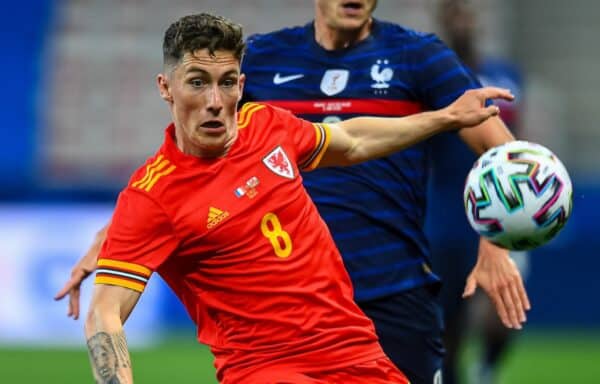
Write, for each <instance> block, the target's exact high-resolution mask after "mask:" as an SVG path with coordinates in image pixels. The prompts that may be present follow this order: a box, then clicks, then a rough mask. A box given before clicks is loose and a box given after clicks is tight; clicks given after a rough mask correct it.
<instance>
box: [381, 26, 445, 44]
mask: <svg viewBox="0 0 600 384" xmlns="http://www.w3.org/2000/svg"><path fill="white" fill-rule="evenodd" d="M373 22H374V26H375V28H374V33H375V35H376V36H375V37H376V38H377V39H386V40H389V41H396V42H398V43H400V44H402V45H406V46H407V48H411V47H413V48H419V47H423V46H428V45H431V44H438V43H440V42H442V41H441V39H440V38H439V37H438V36H437V35H436V34H435V33H432V32H423V31H420V30H417V29H413V28H409V27H407V26H404V25H401V24H397V23H392V22H390V21H384V20H379V19H374V20H373Z"/></svg>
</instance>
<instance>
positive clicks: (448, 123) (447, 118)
mask: <svg viewBox="0 0 600 384" xmlns="http://www.w3.org/2000/svg"><path fill="white" fill-rule="evenodd" d="M433 113H435V114H436V115H435V118H434V119H435V126H436V127H438V132H439V133H441V132H446V131H452V130H454V129H456V128H458V119H457V118H456V116H455V115H454V114H453V113H452V112H451V111H450V110H449V109H448V108H447V107H446V108H442V109H439V110H437V111H435V112H433Z"/></svg>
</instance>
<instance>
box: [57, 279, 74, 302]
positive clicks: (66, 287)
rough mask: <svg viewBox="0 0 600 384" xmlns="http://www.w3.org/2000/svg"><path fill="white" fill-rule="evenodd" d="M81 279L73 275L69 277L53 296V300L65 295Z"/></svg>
mask: <svg viewBox="0 0 600 384" xmlns="http://www.w3.org/2000/svg"><path fill="white" fill-rule="evenodd" d="M80 281H81V280H80V279H79V278H77V277H75V276H73V277H71V278H70V279H69V281H67V282H66V283H65V285H64V286H63V287H62V288H61V290H60V291H58V293H57V294H56V295H55V296H54V300H61V299H62V298H63V297H65V296H66V295H67V294H69V292H70V291H71V289H73V287H75V286H76V285H77V284H78V283H79V282H80Z"/></svg>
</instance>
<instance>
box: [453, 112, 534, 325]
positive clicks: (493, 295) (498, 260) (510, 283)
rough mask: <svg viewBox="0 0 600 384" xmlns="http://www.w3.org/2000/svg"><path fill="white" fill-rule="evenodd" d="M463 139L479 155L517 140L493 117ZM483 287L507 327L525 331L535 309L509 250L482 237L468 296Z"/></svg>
mask: <svg viewBox="0 0 600 384" xmlns="http://www.w3.org/2000/svg"><path fill="white" fill-rule="evenodd" d="M458 134H459V135H460V137H461V139H462V140H463V141H464V142H465V143H466V144H467V145H468V146H469V147H470V148H471V149H472V150H473V151H474V152H475V153H477V154H478V155H480V154H482V153H483V152H485V151H487V150H488V149H490V148H493V147H495V146H498V145H501V144H504V143H506V142H509V141H513V140H514V139H515V138H514V136H513V135H512V133H511V132H510V131H509V130H508V128H507V127H506V125H505V124H504V122H503V121H502V120H501V119H500V118H499V117H492V118H490V119H488V120H486V121H484V122H483V123H481V124H479V125H478V126H476V127H472V128H469V129H461V130H460V131H459V132H458ZM477 286H481V287H482V288H483V290H484V291H485V292H486V293H487V294H488V296H489V297H490V299H491V301H492V302H493V303H494V306H495V307H496V312H497V313H498V316H499V317H500V319H501V320H502V323H504V325H505V326H506V327H509V328H515V329H521V323H523V322H525V321H526V319H527V317H526V315H525V311H527V310H529V309H530V308H531V305H530V303H529V297H528V296H527V291H526V290H525V285H524V283H523V278H522V276H521V273H520V272H519V270H518V268H517V267H516V265H515V263H514V262H513V260H512V259H511V258H510V254H509V251H508V250H507V249H504V248H501V247H498V246H497V245H495V244H493V243H491V242H490V241H488V240H487V239H485V238H484V237H480V240H479V251H478V255H477V263H476V264H475V267H474V268H473V270H472V272H471V273H470V275H469V277H468V279H467V282H466V286H465V293H464V295H463V296H464V297H469V296H471V295H472V294H473V293H474V292H475V289H476V288H477Z"/></svg>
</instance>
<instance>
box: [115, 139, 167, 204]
mask: <svg viewBox="0 0 600 384" xmlns="http://www.w3.org/2000/svg"><path fill="white" fill-rule="evenodd" d="M176 170H177V166H176V165H175V163H174V162H173V161H172V160H171V159H169V157H168V155H167V154H166V153H165V152H164V151H162V150H159V151H158V152H157V153H155V154H154V155H153V156H151V157H149V158H148V159H146V161H145V162H144V163H143V164H142V165H141V166H140V167H139V168H137V169H136V170H135V171H134V172H133V174H132V175H131V177H130V179H129V183H128V184H127V188H126V189H125V191H124V192H126V193H128V194H133V195H137V196H140V195H141V196H146V197H149V198H151V199H158V198H159V197H160V196H161V195H162V192H163V191H164V190H165V189H168V186H169V184H170V183H171V182H172V178H173V177H174V175H175V171H176Z"/></svg>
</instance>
